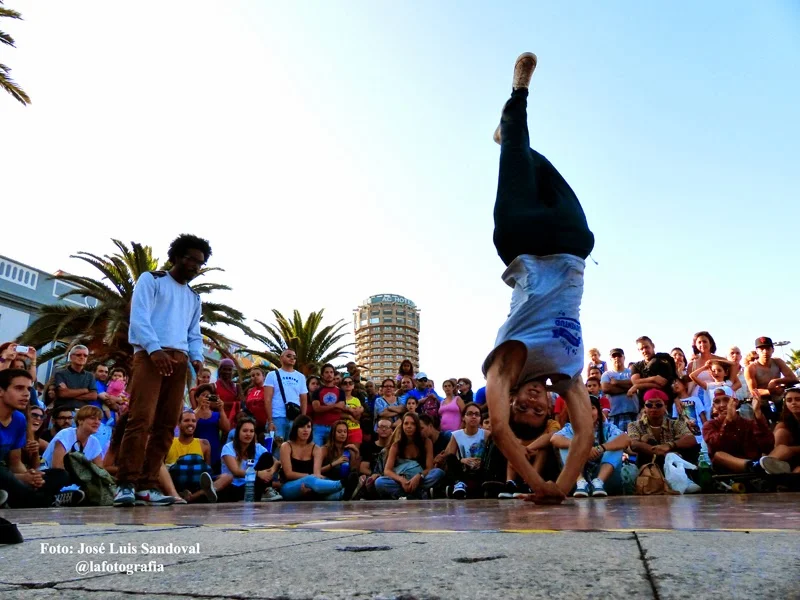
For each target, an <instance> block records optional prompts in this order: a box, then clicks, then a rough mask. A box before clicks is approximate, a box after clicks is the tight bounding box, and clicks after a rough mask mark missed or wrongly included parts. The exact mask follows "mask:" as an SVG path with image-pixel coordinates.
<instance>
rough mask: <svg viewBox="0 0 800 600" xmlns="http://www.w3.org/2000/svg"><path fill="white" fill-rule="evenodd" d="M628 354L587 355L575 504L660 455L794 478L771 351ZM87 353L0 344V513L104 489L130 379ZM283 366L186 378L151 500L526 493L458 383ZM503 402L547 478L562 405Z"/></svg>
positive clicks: (796, 468) (620, 485)
mask: <svg viewBox="0 0 800 600" xmlns="http://www.w3.org/2000/svg"><path fill="white" fill-rule="evenodd" d="M636 344H637V349H638V350H639V352H640V354H641V360H639V361H638V362H632V363H627V364H626V362H625V361H626V358H625V354H624V352H623V351H622V349H620V348H614V349H612V350H611V351H610V353H609V354H610V357H609V358H610V360H609V361H608V362H606V361H604V360H602V357H601V354H600V352H599V351H598V350H597V349H594V348H593V349H591V350H590V351H589V357H588V359H589V360H588V363H587V367H586V373H585V376H586V386H587V390H588V391H589V394H590V400H591V404H592V417H593V422H594V437H595V439H594V445H593V448H592V450H591V453H590V455H589V457H588V460H587V462H586V464H585V467H584V470H583V476H582V477H581V478H579V479H578V481H577V484H576V486H575V489H574V491H573V495H574V496H575V497H586V496H594V497H604V496H606V495H608V494H617V493H622V492H623V489H624V481H623V480H624V477H623V471H624V466H625V465H630V464H635V465H638V466H639V467H641V466H642V465H644V464H650V463H655V464H660V465H662V466H663V464H664V460H665V457H666V456H667V455H668V454H669V453H677V454H679V455H680V456H681V457H682V458H683V459H685V460H686V461H688V462H690V463H692V464H693V465H700V466H701V467H702V466H703V465H705V466H707V467H708V468H709V469H711V470H713V472H714V473H717V474H739V473H751V474H753V475H754V476H764V477H766V476H768V475H776V474H788V473H790V472H794V473H800V424H799V421H798V420H799V419H800V384H798V378H797V375H796V374H795V373H794V372H792V370H791V369H790V368H789V366H788V365H787V364H786V363H785V362H784V361H782V360H781V359H778V358H774V357H773V353H774V345H773V343H772V340H770V338H767V337H761V338H758V339H757V340H756V342H755V350H754V351H753V352H751V353H749V354H748V355H747V357H746V359H745V364H744V365H743V364H742V358H743V357H742V353H741V351H740V350H739V348H737V347H732V348H731V349H730V351H729V352H728V354H727V355H726V356H719V355H717V354H716V351H717V348H716V344H715V342H714V339H713V337H712V336H711V335H710V334H709V333H708V332H705V331H704V332H699V333H697V334H695V336H694V337H693V340H692V353H691V354H690V356H689V357H688V358H687V355H686V354H684V352H683V351H682V350H681V349H679V348H674V349H673V350H672V351H671V352H670V353H657V352H656V351H655V347H654V344H653V342H652V340H651V339H650V338H648V337H646V336H642V337H640V338H639V339H637V340H636ZM89 354H90V353H89V350H88V349H87V348H86V347H85V346H81V345H77V346H74V347H72V348H71V349H70V352H69V356H68V358H69V365H68V366H67V367H66V368H65V369H63V370H60V371H58V372H56V374H55V376H54V377H53V379H52V382H51V383H49V384H48V385H42V384H41V383H39V382H38V381H37V379H36V357H37V356H36V352H35V350H34V349H31V348H24V347H20V346H18V345H16V344H15V343H5V344H2V345H0V507H10V508H19V507H42V506H51V505H56V506H59V505H60V506H66V505H76V504H80V503H82V502H89V499H90V498H95V497H97V494H94V495H92V494H90V498H87V493H86V492H87V490H86V485H85V484H86V481H87V480H86V478H85V477H83V478H78V476H77V475H76V473H78V472H79V471H80V472H83V473H84V474H85V473H86V469H89V471H91V473H90V474H91V475H92V477H94V479H92V481H93V482H94V481H97V482H101V483H102V482H106V483H108V482H111V483H112V484H113V481H114V480H113V477H114V475H115V474H116V472H117V463H118V459H119V449H120V442H121V439H122V435H123V433H124V429H125V426H126V423H127V417H126V415H127V412H128V403H129V397H128V393H127V391H126V386H127V383H128V381H127V380H128V373H127V371H126V369H125V368H123V367H120V366H117V365H113V366H111V367H109V366H108V365H105V364H99V365H96V366H95V367H94V369H93V371H90V370H87V364H88V362H89V360H90V356H89ZM280 360H281V368H280V369H275V370H270V371H266V370H265V369H264V368H263V367H262V366H255V367H253V368H252V369H250V370H249V372H248V373H241V372H240V371H239V370H238V369H237V365H236V363H235V362H234V361H233V360H231V359H227V358H226V359H223V360H222V361H221V362H220V365H219V368H218V372H217V378H216V381H214V382H212V381H211V377H212V373H211V371H210V370H208V369H203V370H201V371H200V372H198V373H197V374H196V381H195V382H193V384H192V386H191V387H190V389H189V390H188V393H187V397H186V402H185V406H184V409H183V412H182V414H181V415H180V419H179V422H178V423H176V424H175V425H176V429H175V438H174V440H173V442H172V446H171V448H170V450H169V452H168V454H167V456H166V459H165V461H164V464H163V465H162V467H161V471H160V476H159V485H160V487H161V491H162V493H163V494H164V497H163V498H160V499H159V500H158V501H157V502H150V504H155V503H157V504H173V503H180V504H182V503H195V502H236V501H241V500H244V499H245V498H248V499H249V496H248V493H252V494H253V499H254V500H255V501H275V500H322V501H325V500H330V501H334V500H356V499H380V498H386V499H419V498H444V497H448V498H455V499H462V498H475V497H481V498H483V497H501V498H508V497H515V495H516V494H524V493H525V492H527V491H529V490H527V489H526V486H525V483H524V481H522V480H521V479H520V478H519V477H518V476H517V474H516V473H515V472H514V470H513V469H512V468H511V466H510V465H508V464H507V462H506V460H505V458H504V457H503V455H502V454H501V453H500V452H499V451H498V449H497V448H496V447H495V446H494V444H493V442H492V436H491V425H490V420H489V418H488V414H487V407H486V395H485V388H482V389H480V390H477V391H476V392H473V390H472V383H471V381H470V380H469V379H467V378H460V379H447V380H444V381H443V382H442V384H441V391H442V393H441V394H439V392H437V390H436V386H435V384H434V381H433V380H432V379H430V378H429V377H428V376H427V374H426V373H424V372H417V373H414V368H413V365H412V363H411V361H408V360H406V361H403V363H402V364H401V365H400V368H399V370H398V375H397V376H396V377H393V378H389V379H385V380H384V381H382V382H373V381H364V380H362V377H361V371H360V368H359V367H358V365H356V364H355V363H352V362H351V363H348V364H347V367H346V372H339V371H338V370H337V369H336V368H335V367H334V366H333V365H330V364H326V365H324V366H323V367H322V368H321V370H320V373H319V375H311V376H308V377H306V376H304V375H303V374H301V373H300V372H299V371H297V370H295V368H294V365H295V362H296V360H297V356H296V354H295V352H294V351H293V350H291V349H288V350H286V351H284V352H283V354H282V355H281V357H280ZM245 383H246V385H245ZM187 387H188V386H187ZM511 404H512V406H511V411H510V413H511V416H510V419H511V423H510V425H511V428H512V430H513V431H514V433H515V435H516V437H517V438H518V439H519V442H520V443H521V444H522V445H524V446H525V449H526V453H527V456H528V458H529V460H530V461H531V464H532V465H533V466H534V468H535V469H536V470H537V471H538V472H539V473H540V475H541V476H542V477H543V478H544V479H545V480H555V479H556V478H557V476H558V473H559V471H560V469H561V466H562V465H563V463H564V461H565V459H566V456H567V454H568V453H569V451H570V442H571V440H572V438H573V431H572V427H571V424H570V422H569V414H568V411H567V409H566V405H565V403H564V402H563V400H562V399H561V398H559V397H558V396H557V395H555V394H553V393H551V392H549V391H548V390H547V389H546V387H545V385H544V384H543V383H541V382H537V381H532V382H528V383H526V384H524V385H522V386H520V387H518V388H517V389H514V390H512V393H511ZM76 465H77V466H76ZM81 465H83V466H82V467H81ZM81 468H83V471H81ZM700 471H702V469H700V470H699V471H698V472H697V473H699V472H700ZM253 472H254V476H255V480H254V481H253V480H252V479H250V482H252V483H250V484H248V476H250V477H252V473H253ZM692 473H695V472H692ZM691 476H692V477H697V475H694V474H692V475H691ZM698 489H699V488H698ZM706 490H708V488H706ZM109 497H112V498H113V493H112V494H111V495H110V496H109ZM93 503H96V502H93ZM105 503H109V502H105Z"/></svg>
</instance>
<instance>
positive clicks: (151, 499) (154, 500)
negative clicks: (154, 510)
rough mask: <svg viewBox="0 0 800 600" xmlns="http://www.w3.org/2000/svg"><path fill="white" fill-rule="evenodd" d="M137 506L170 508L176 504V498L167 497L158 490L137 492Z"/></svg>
mask: <svg viewBox="0 0 800 600" xmlns="http://www.w3.org/2000/svg"><path fill="white" fill-rule="evenodd" d="M136 504H139V505H146V506H169V505H170V504H175V498H173V497H172V496H165V495H164V494H162V493H161V492H159V491H158V490H153V489H150V490H144V491H139V492H136Z"/></svg>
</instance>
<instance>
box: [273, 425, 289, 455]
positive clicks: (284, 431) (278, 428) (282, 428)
mask: <svg viewBox="0 0 800 600" xmlns="http://www.w3.org/2000/svg"><path fill="white" fill-rule="evenodd" d="M292 423H293V421H290V420H289V419H287V418H286V417H273V419H272V424H273V425H275V437H279V438H283V441H284V442H287V441H289V432H290V431H291V430H292ZM280 452H281V445H280V444H275V446H274V447H273V448H272V454H273V455H275V456H278V455H279V454H280Z"/></svg>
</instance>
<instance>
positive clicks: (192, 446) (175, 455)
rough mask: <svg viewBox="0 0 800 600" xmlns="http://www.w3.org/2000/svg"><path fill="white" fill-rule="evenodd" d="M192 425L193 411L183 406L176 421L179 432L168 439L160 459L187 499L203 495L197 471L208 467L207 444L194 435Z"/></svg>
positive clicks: (209, 466)
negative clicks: (166, 448) (165, 455)
mask: <svg viewBox="0 0 800 600" xmlns="http://www.w3.org/2000/svg"><path fill="white" fill-rule="evenodd" d="M196 429H197V415H195V413H194V411H193V410H192V409H190V408H186V409H184V410H183V412H182V413H181V420H180V422H179V423H178V430H179V431H180V433H179V435H178V436H177V437H175V438H173V439H172V446H170V449H169V452H167V458H166V459H165V460H164V463H165V464H166V466H167V470H168V471H169V475H170V477H171V478H172V483H173V484H174V485H175V489H176V490H177V491H178V494H179V495H180V497H181V498H183V499H184V500H186V501H187V502H189V503H192V502H197V501H198V500H200V499H201V498H205V492H204V491H203V490H202V489H201V487H200V474H201V473H204V472H210V471H211V444H209V443H208V440H204V439H200V438H197V437H195V436H194V434H195V430H196Z"/></svg>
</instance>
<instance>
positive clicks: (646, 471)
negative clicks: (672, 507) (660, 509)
mask: <svg viewBox="0 0 800 600" xmlns="http://www.w3.org/2000/svg"><path fill="white" fill-rule="evenodd" d="M677 493H678V492H676V491H674V490H673V489H672V488H670V487H669V483H667V480H666V478H665V477H664V473H662V472H661V468H660V467H659V466H658V465H657V464H656V457H655V456H653V459H652V460H651V461H650V462H649V463H647V464H646V465H642V468H641V469H639V475H638V476H637V477H636V495H637V496H661V495H664V494H677Z"/></svg>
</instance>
